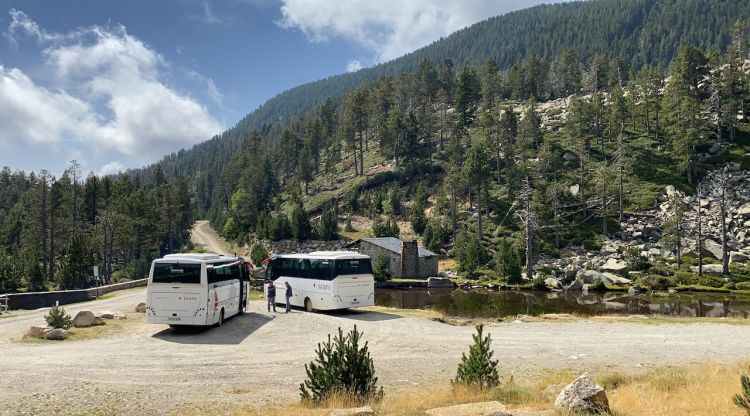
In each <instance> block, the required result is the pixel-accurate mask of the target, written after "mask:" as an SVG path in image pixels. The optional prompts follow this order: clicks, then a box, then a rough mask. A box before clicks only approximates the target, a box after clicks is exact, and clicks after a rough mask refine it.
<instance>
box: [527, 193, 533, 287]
mask: <svg viewBox="0 0 750 416" xmlns="http://www.w3.org/2000/svg"><path fill="white" fill-rule="evenodd" d="M531 231H532V230H531V190H529V195H527V197H526V278H527V279H529V280H531V279H532V277H533V270H532V268H533V252H532V243H533V241H532V238H533V234H532V232H531Z"/></svg>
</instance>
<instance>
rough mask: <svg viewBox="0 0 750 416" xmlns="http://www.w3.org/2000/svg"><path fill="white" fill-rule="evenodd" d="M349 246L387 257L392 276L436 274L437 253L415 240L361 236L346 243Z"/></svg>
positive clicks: (410, 276)
mask: <svg viewBox="0 0 750 416" xmlns="http://www.w3.org/2000/svg"><path fill="white" fill-rule="evenodd" d="M347 247H349V248H354V249H357V250H358V251H359V252H360V253H362V254H366V255H368V256H370V257H371V258H372V261H373V263H374V262H375V260H377V258H378V257H379V256H381V255H386V256H387V257H388V267H389V270H390V272H391V276H393V277H409V278H423V279H426V278H428V277H431V276H437V275H438V255H437V254H435V253H433V252H431V251H430V250H427V249H426V248H424V247H419V243H417V240H414V241H412V242H407V241H401V240H399V239H398V238H394V237H375V238H363V239H361V240H356V241H353V242H352V243H350V244H348V246H347Z"/></svg>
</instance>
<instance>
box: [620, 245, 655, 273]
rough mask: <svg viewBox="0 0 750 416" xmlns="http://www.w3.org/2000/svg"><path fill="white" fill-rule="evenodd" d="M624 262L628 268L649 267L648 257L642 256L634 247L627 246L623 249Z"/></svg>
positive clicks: (643, 268)
mask: <svg viewBox="0 0 750 416" xmlns="http://www.w3.org/2000/svg"><path fill="white" fill-rule="evenodd" d="M625 262H626V263H627V264H628V267H629V268H630V270H646V269H648V267H649V263H648V259H647V258H646V257H644V256H642V255H641V251H640V250H639V249H638V248H636V247H628V248H627V249H626V250H625Z"/></svg>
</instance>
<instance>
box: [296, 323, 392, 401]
mask: <svg viewBox="0 0 750 416" xmlns="http://www.w3.org/2000/svg"><path fill="white" fill-rule="evenodd" d="M338 332H339V333H338V335H335V336H334V337H333V340H331V336H330V335H328V340H327V341H324V342H322V343H318V348H317V350H316V351H315V354H316V358H315V360H314V361H312V362H310V363H309V364H306V365H305V372H306V373H307V379H306V380H305V381H304V382H303V383H302V384H300V386H299V389H300V397H301V399H302V401H303V402H308V403H311V404H313V405H320V404H322V403H323V402H325V400H327V399H328V398H330V397H332V396H333V395H345V396H346V397H347V398H349V399H352V400H354V401H355V402H356V403H365V402H368V401H379V400H380V399H382V398H383V388H382V387H378V386H377V382H378V378H377V377H376V376H375V364H374V362H373V360H372V358H371V357H370V351H369V348H368V345H367V342H366V341H365V343H364V345H360V344H361V342H362V335H363V333H362V332H359V331H358V330H357V326H356V325H355V326H354V329H352V330H351V331H350V332H349V333H347V334H346V335H344V332H343V331H342V330H341V328H339V329H338Z"/></svg>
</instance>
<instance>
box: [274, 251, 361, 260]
mask: <svg viewBox="0 0 750 416" xmlns="http://www.w3.org/2000/svg"><path fill="white" fill-rule="evenodd" d="M273 257H274V258H279V257H285V258H292V259H331V260H336V259H369V258H370V256H367V255H365V254H361V253H357V252H355V251H313V252H312V253H306V254H305V253H296V254H275V255H274V256H273Z"/></svg>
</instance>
